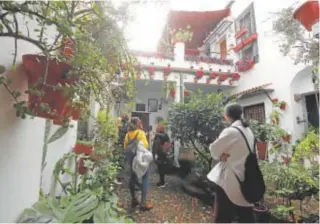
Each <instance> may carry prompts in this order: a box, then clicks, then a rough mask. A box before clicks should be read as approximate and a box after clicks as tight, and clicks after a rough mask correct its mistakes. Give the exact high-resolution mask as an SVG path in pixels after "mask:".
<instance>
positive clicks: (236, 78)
mask: <svg viewBox="0 0 320 224" xmlns="http://www.w3.org/2000/svg"><path fill="white" fill-rule="evenodd" d="M231 78H232V80H239V79H240V75H239V73H232V74H231Z"/></svg>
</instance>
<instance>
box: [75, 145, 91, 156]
mask: <svg viewBox="0 0 320 224" xmlns="http://www.w3.org/2000/svg"><path fill="white" fill-rule="evenodd" d="M92 150H93V146H92V145H84V144H79V143H77V144H76V145H75V146H74V148H73V151H74V152H75V153H76V154H82V153H83V154H85V155H90V153H92Z"/></svg>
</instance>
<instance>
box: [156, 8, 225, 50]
mask: <svg viewBox="0 0 320 224" xmlns="http://www.w3.org/2000/svg"><path fill="white" fill-rule="evenodd" d="M229 14H230V9H223V10H217V11H205V12H203V11H171V12H170V13H169V15H168V17H167V26H168V27H169V28H170V29H176V30H178V29H180V28H181V29H186V27H187V26H188V25H189V26H190V27H191V31H192V32H193V38H192V40H191V41H190V42H188V43H186V49H197V48H198V47H201V46H202V44H203V41H204V39H205V38H206V37H207V35H208V34H209V33H210V31H212V30H213V28H214V27H215V26H216V25H217V24H218V23H219V22H220V21H221V20H222V19H223V18H225V17H227V16H228V15H229ZM164 33H165V32H164ZM164 33H163V36H164V35H165V34H164ZM162 38H164V37H162ZM159 50H160V49H159Z"/></svg>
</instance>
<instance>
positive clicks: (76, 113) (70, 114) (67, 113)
mask: <svg viewBox="0 0 320 224" xmlns="http://www.w3.org/2000/svg"><path fill="white" fill-rule="evenodd" d="M80 117H81V109H80V107H79V106H72V107H71V106H68V105H67V106H66V107H65V108H64V111H63V113H62V116H61V117H59V118H56V119H55V120H54V121H53V123H54V124H56V125H62V124H63V121H64V120H65V118H67V119H68V120H70V118H72V120H75V121H78V120H80Z"/></svg>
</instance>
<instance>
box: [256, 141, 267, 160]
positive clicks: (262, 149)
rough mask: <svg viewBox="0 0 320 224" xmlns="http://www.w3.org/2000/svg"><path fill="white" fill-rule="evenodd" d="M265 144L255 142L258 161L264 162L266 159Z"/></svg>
mask: <svg viewBox="0 0 320 224" xmlns="http://www.w3.org/2000/svg"><path fill="white" fill-rule="evenodd" d="M267 145H268V144H267V143H266V142H262V141H258V142H257V150H258V157H259V160H266V159H267Z"/></svg>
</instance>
